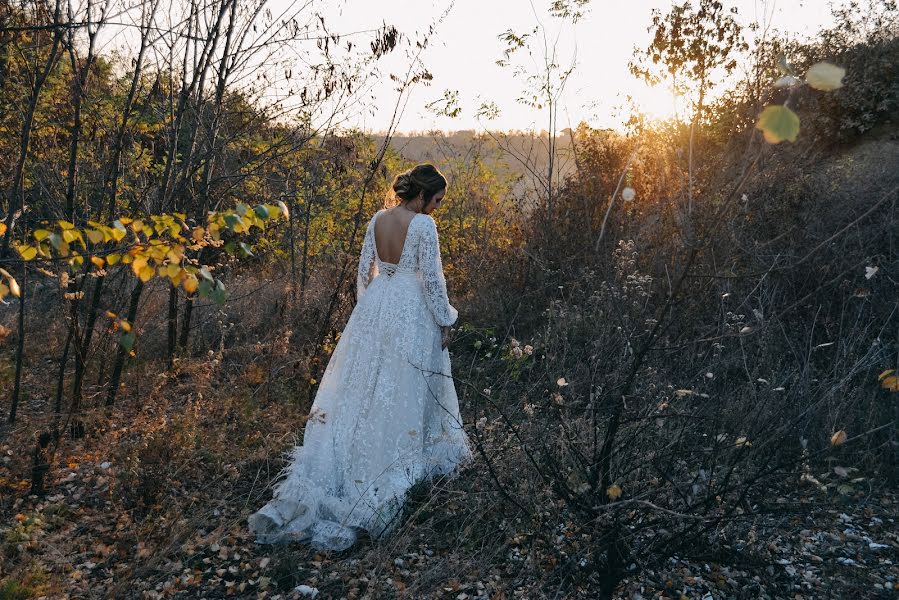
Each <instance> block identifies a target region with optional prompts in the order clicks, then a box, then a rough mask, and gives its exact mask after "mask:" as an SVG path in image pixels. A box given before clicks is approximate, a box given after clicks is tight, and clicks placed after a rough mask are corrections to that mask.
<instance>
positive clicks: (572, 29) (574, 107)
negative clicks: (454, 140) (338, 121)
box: [329, 0, 833, 131]
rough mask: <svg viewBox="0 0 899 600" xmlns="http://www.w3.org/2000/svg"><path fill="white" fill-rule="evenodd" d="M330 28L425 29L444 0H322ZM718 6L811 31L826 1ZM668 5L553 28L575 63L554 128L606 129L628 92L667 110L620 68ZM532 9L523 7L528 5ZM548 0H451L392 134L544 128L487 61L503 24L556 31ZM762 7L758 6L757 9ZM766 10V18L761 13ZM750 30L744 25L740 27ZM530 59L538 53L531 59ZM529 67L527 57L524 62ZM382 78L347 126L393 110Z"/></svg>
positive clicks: (371, 122) (653, 2) (632, 0)
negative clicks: (371, 103)
mask: <svg viewBox="0 0 899 600" xmlns="http://www.w3.org/2000/svg"><path fill="white" fill-rule="evenodd" d="M331 4H332V5H333V8H332V9H331V10H330V11H329V13H330V15H329V16H330V22H331V25H330V27H331V28H332V30H353V29H359V28H369V27H375V26H378V25H380V24H381V23H382V22H385V21H386V22H387V23H390V24H394V25H395V26H396V27H397V28H398V29H399V30H400V31H402V32H414V31H415V30H416V29H425V28H426V27H427V26H428V25H429V24H430V23H431V22H432V21H433V20H434V19H436V18H437V17H438V16H439V15H440V14H441V13H443V12H444V11H445V10H446V9H447V7H448V6H449V4H450V2H449V0H378V1H377V2H373V1H371V0H343V1H335V2H332V3H331ZM724 4H725V6H726V7H729V6H737V7H738V10H739V19H740V20H741V21H742V22H744V23H746V22H749V21H750V20H755V19H757V20H758V21H759V22H761V23H765V22H767V23H768V24H769V26H770V27H771V28H772V29H778V30H781V31H785V32H791V33H795V34H796V35H798V36H802V37H805V36H808V35H812V34H814V33H815V32H816V31H817V30H819V29H820V28H821V27H822V26H827V25H830V24H831V23H832V21H833V19H832V17H831V11H830V5H831V2H829V1H826V0H805V1H797V0H778V1H775V2H772V1H771V0H768V1H767V2H764V1H762V0H736V1H734V0H731V1H730V2H728V1H727V0H725V2H724ZM671 5H672V3H671V2H665V1H661V0H628V1H627V2H620V3H619V2H615V3H614V4H613V3H611V2H608V1H607V0H593V2H591V3H590V4H589V5H588V11H589V12H588V14H587V16H586V17H585V18H584V19H582V20H581V21H579V22H578V23H577V25H574V26H571V25H564V26H562V27H561V36H560V42H559V49H560V51H559V58H560V62H562V63H563V64H566V65H567V64H570V63H571V61H572V59H575V60H576V69H575V71H574V73H573V74H572V76H571V79H570V80H569V83H568V85H567V87H566V90H567V93H566V94H565V98H564V101H563V106H564V111H563V112H562V114H561V115H560V120H559V124H558V126H559V128H560V129H561V128H564V127H567V126H568V124H569V122H570V124H571V126H572V127H574V126H576V125H577V123H578V122H579V121H581V120H586V121H587V122H589V123H590V124H591V125H593V126H596V127H614V126H617V125H618V124H619V123H620V121H621V115H620V114H615V108H616V107H620V106H621V105H622V103H623V101H624V98H625V96H626V95H627V94H631V95H633V96H634V97H635V98H637V99H638V100H639V101H640V102H641V104H643V105H644V107H645V108H647V109H649V110H650V111H651V112H655V113H668V112H670V106H671V105H672V102H671V101H670V94H669V93H668V92H665V91H664V90H662V89H658V90H653V89H650V88H647V87H646V86H645V85H644V84H642V83H640V82H639V81H637V80H636V79H635V78H634V77H633V76H632V75H631V74H630V73H629V71H628V68H627V65H628V61H629V60H630V59H631V56H632V53H633V48H634V46H638V47H641V48H644V47H645V46H646V45H647V44H648V42H649V33H648V32H647V30H646V29H647V27H648V26H649V24H650V22H651V10H652V9H653V8H660V9H661V10H662V12H663V13H665V12H667V10H668V8H669V7H670V6H671ZM532 6H533V8H532ZM548 6H549V0H534V2H533V4H532V3H531V2H530V0H456V2H455V4H454V5H453V7H452V9H451V10H450V12H449V14H448V16H447V17H446V19H445V20H444V22H443V23H442V24H439V25H437V29H436V32H435V35H434V38H433V39H432V42H431V45H430V46H429V47H428V48H427V49H426V50H425V51H424V52H423V54H422V56H421V58H422V60H423V62H424V63H425V64H426V66H427V67H428V69H429V70H430V72H431V73H432V74H433V75H434V81H433V82H431V85H430V87H425V86H423V85H419V86H417V88H416V89H415V90H413V92H412V94H411V96H410V98H409V101H408V104H407V106H406V110H405V113H404V114H403V117H402V120H401V123H400V127H399V129H400V130H401V131H409V130H426V129H430V128H437V129H444V130H457V129H483V128H484V127H485V126H486V127H489V128H490V129H509V128H514V129H530V128H532V127H534V128H536V129H538V130H539V129H545V128H546V127H547V123H546V116H545V111H544V112H543V113H538V112H535V111H533V110H531V109H529V108H527V107H525V106H522V105H521V104H519V103H517V102H516V98H517V97H518V96H519V94H520V92H521V89H522V84H521V83H520V82H519V81H518V80H516V79H515V78H514V77H513V76H512V69H511V68H508V67H507V68H502V67H499V66H497V65H496V64H495V61H496V60H497V59H499V58H501V56H502V50H503V48H504V45H503V43H502V42H501V41H500V40H499V39H498V38H497V36H498V35H499V34H501V33H502V32H504V31H506V30H508V29H509V28H511V29H513V30H514V31H516V32H524V31H527V30H529V29H532V28H533V27H534V26H535V25H537V23H538V19H539V21H540V22H542V24H543V25H544V26H545V28H546V29H547V31H549V32H550V33H556V32H559V30H560V23H561V22H560V21H559V20H558V19H554V18H551V17H550V16H549V15H548V12H547V7H548ZM765 11H767V12H765ZM765 14H767V16H768V17H767V19H765V18H764V16H765ZM750 33H751V32H747V34H750ZM538 58H539V57H538ZM406 64H407V62H406V61H405V56H404V55H403V54H402V53H401V52H396V53H395V54H394V56H391V57H390V60H389V61H386V62H385V63H384V65H383V68H384V69H385V70H389V71H392V72H396V73H400V72H403V71H404V70H405V67H406ZM532 64H533V63H532ZM389 83H390V82H386V83H385V85H380V86H377V87H376V88H375V89H376V90H377V94H378V101H377V102H376V108H377V110H376V113H375V115H374V116H366V117H364V119H363V118H362V117H361V116H360V117H359V118H357V119H356V121H357V123H356V124H357V125H360V126H363V127H364V128H365V129H369V130H379V129H384V128H386V126H387V124H388V123H389V121H390V115H391V114H392V112H393V107H394V103H395V100H396V93H395V92H392V91H391V89H390V87H391V86H390V85H388V84H389ZM446 89H449V90H458V91H459V105H460V107H461V108H462V113H461V115H460V116H459V117H456V118H452V119H451V118H447V117H437V116H435V115H433V114H431V113H430V112H429V111H427V110H426V109H425V105H426V104H428V103H429V102H432V101H434V100H437V99H438V98H440V97H441V96H442V95H443V91H444V90H446ZM483 100H492V101H494V102H496V104H497V105H498V106H499V107H500V110H501V116H500V118H498V119H495V120H493V121H489V122H485V121H482V122H481V123H479V122H478V121H477V120H476V119H475V116H474V113H475V111H476V109H477V107H478V105H479V104H480V103H481V102H482V101H483Z"/></svg>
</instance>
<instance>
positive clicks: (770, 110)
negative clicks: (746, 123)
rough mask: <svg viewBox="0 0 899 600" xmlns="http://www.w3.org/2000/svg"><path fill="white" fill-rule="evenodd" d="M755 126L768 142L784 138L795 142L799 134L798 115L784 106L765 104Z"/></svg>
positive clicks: (774, 142)
mask: <svg viewBox="0 0 899 600" xmlns="http://www.w3.org/2000/svg"><path fill="white" fill-rule="evenodd" d="M755 127H756V129H761V130H762V133H763V134H764V135H765V141H766V142H768V143H770V144H779V143H780V142H782V141H784V140H787V141H790V142H795V141H796V136H798V135H799V116H798V115H797V114H796V113H794V112H793V111H792V110H790V109H789V108H787V107H786V106H781V105H776V106H766V107H765V110H763V111H762V114H761V115H759V120H758V123H756V125H755Z"/></svg>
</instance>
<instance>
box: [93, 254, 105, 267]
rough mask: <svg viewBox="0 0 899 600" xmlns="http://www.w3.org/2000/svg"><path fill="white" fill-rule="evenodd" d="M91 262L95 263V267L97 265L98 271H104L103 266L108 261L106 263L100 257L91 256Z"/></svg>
mask: <svg viewBox="0 0 899 600" xmlns="http://www.w3.org/2000/svg"><path fill="white" fill-rule="evenodd" d="M91 262H92V263H94V265H95V266H96V267H97V268H98V269H102V268H103V265H105V264H106V261H104V260H103V259H102V258H100V257H99V256H91Z"/></svg>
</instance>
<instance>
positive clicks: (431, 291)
mask: <svg viewBox="0 0 899 600" xmlns="http://www.w3.org/2000/svg"><path fill="white" fill-rule="evenodd" d="M425 217H426V221H425V225H424V227H423V232H422V239H421V242H420V243H419V245H418V268H419V269H420V271H421V274H422V282H423V285H424V295H425V301H426V302H427V303H428V308H430V309H431V313H432V314H433V315H434V321H436V322H437V324H438V325H440V326H441V327H447V326H449V325H452V324H453V323H455V322H456V319H457V318H458V317H459V312H458V311H457V310H456V309H455V308H453V306H452V304H450V303H449V297H448V296H447V293H446V278H445V277H444V275H443V263H442V262H441V260H440V241H439V240H438V238H437V224H436V223H435V222H434V219H433V218H431V217H430V216H428V215H425Z"/></svg>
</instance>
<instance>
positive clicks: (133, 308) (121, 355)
mask: <svg viewBox="0 0 899 600" xmlns="http://www.w3.org/2000/svg"><path fill="white" fill-rule="evenodd" d="M143 291H144V282H143V281H141V280H140V279H138V280H137V283H136V284H135V285H134V290H132V291H131V302H130V303H129V305H128V317H127V320H128V322H129V323H130V324H131V327H132V331H134V320H135V318H137V307H138V304H139V303H140V295H141V293H142V292H143ZM128 354H129V352H128V350H126V349H125V347H124V346H122V345H121V344H119V349H118V352H116V357H115V364H114V365H113V367H112V377H111V378H110V380H109V393H108V394H107V396H106V406H112V405H113V404H115V397H116V394H117V393H118V391H119V382H120V381H121V379H122V371H123V370H124V368H125V359H126V358H127V357H128Z"/></svg>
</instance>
